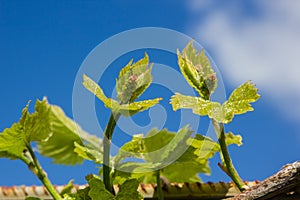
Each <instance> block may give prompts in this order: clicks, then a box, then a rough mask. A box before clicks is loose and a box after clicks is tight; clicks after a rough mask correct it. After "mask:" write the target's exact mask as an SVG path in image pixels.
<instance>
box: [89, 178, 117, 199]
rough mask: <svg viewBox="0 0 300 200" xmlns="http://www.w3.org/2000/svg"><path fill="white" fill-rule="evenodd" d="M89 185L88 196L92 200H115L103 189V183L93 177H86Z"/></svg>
mask: <svg viewBox="0 0 300 200" xmlns="http://www.w3.org/2000/svg"><path fill="white" fill-rule="evenodd" d="M86 179H87V181H88V183H89V188H90V190H89V196H90V197H91V198H92V199H93V200H115V196H114V195H112V194H111V193H110V192H109V191H107V190H106V189H105V185H104V183H103V182H102V181H101V179H100V178H99V177H97V176H95V175H88V176H87V177H86Z"/></svg>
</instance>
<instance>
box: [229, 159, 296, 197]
mask: <svg viewBox="0 0 300 200" xmlns="http://www.w3.org/2000/svg"><path fill="white" fill-rule="evenodd" d="M240 199H247V200H255V199H259V200H263V199H300V161H297V162H294V163H292V164H287V165H285V166H284V167H283V168H282V169H281V170H280V171H279V172H278V173H276V174H274V175H272V176H270V177H269V178H267V179H266V180H264V181H262V182H260V183H258V184H257V185H255V186H253V187H251V188H249V189H247V190H246V191H244V192H243V193H241V194H239V195H236V196H235V197H234V198H232V200H240Z"/></svg>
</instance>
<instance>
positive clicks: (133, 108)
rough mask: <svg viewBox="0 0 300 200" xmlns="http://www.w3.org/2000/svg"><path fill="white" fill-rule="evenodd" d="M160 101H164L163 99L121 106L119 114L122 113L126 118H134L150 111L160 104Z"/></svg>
mask: <svg viewBox="0 0 300 200" xmlns="http://www.w3.org/2000/svg"><path fill="white" fill-rule="evenodd" d="M160 100H162V98H156V99H150V100H144V101H136V102H132V103H130V104H122V105H119V107H118V112H120V113H121V114H122V115H123V116H125V117H128V116H132V115H134V114H136V113H138V112H142V111H145V110H148V109H149V108H150V107H152V106H155V105H156V104H158V103H159V101H160Z"/></svg>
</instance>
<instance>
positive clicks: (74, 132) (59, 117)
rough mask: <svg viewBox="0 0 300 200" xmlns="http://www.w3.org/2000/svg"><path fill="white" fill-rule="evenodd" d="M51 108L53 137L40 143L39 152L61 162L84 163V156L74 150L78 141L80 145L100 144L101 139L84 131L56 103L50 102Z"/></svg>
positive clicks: (55, 161) (70, 163)
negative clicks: (51, 103)
mask: <svg viewBox="0 0 300 200" xmlns="http://www.w3.org/2000/svg"><path fill="white" fill-rule="evenodd" d="M48 107H49V109H50V119H51V130H52V137H50V138H49V139H48V140H47V141H46V142H39V143H38V150H39V152H40V153H41V154H42V155H44V156H47V157H50V158H52V159H53V162H54V163H59V164H69V165H73V164H78V163H82V161H83V158H81V157H80V156H78V154H77V153H76V152H74V149H75V145H74V143H75V142H76V143H77V144H80V145H86V144H89V145H92V144H93V145H95V146H96V145H97V143H98V145H99V146H100V144H101V143H100V140H99V139H97V137H96V136H93V135H90V134H88V133H87V132H85V131H83V130H82V129H81V128H80V126H79V125H78V124H76V123H75V122H74V121H73V120H72V119H70V118H68V117H67V116H66V115H65V113H64V112H63V110H62V109H61V108H60V107H58V106H55V105H50V104H48Z"/></svg>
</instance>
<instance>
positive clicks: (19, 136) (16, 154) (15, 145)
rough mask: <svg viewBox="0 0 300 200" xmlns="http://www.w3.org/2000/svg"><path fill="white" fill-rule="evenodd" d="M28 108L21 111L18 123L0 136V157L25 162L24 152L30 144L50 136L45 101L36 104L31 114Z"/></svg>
mask: <svg viewBox="0 0 300 200" xmlns="http://www.w3.org/2000/svg"><path fill="white" fill-rule="evenodd" d="M28 106H29V104H27V106H26V107H25V108H24V109H23V112H22V117H21V119H20V121H19V122H17V123H14V124H13V125H12V126H11V127H10V128H6V129H4V131H3V132H2V133H1V134H0V156H1V157H7V158H10V159H21V160H23V161H25V160H26V159H27V158H26V156H25V152H26V151H28V146H29V145H30V143H31V142H34V141H37V142H39V141H45V140H48V138H49V137H50V136H51V135H52V132H51V130H50V129H49V127H50V120H49V108H48V107H47V101H46V99H44V100H43V101H37V102H36V105H35V112H34V113H32V114H30V113H29V112H28ZM25 162H26V161H25Z"/></svg>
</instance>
